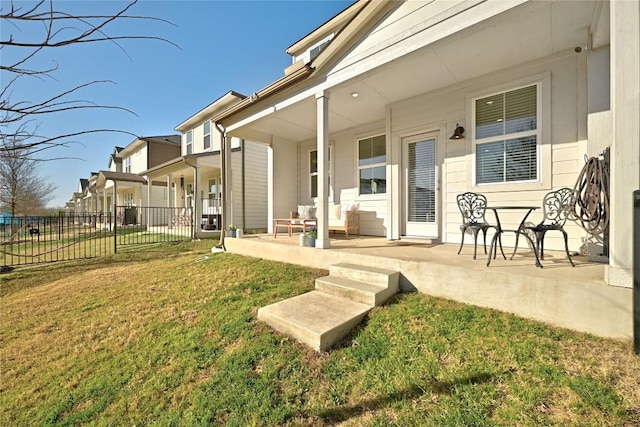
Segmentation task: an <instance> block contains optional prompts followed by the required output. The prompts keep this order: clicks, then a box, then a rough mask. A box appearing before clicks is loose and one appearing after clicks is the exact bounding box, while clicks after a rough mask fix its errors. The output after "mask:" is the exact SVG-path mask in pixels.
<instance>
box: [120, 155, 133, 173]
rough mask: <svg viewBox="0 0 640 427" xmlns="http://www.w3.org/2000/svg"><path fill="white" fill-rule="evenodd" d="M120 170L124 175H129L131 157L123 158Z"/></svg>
mask: <svg viewBox="0 0 640 427" xmlns="http://www.w3.org/2000/svg"><path fill="white" fill-rule="evenodd" d="M122 169H123V172H124V173H131V157H125V158H124V159H123V160H122Z"/></svg>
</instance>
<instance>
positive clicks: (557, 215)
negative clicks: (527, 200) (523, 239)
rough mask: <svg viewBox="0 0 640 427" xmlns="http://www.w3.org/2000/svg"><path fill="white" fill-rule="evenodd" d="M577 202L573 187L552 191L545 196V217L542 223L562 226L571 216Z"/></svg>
mask: <svg viewBox="0 0 640 427" xmlns="http://www.w3.org/2000/svg"><path fill="white" fill-rule="evenodd" d="M574 203H575V191H574V190H572V189H571V188H566V187H565V188H561V189H559V190H556V191H551V192H549V193H547V194H546V195H545V196H544V199H543V201H542V208H543V209H544V218H543V220H542V222H541V223H540V225H544V226H546V227H554V228H558V229H559V228H562V227H564V224H565V222H567V219H568V218H569V215H570V213H571V211H572V210H573V205H574Z"/></svg>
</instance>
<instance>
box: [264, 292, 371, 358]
mask: <svg viewBox="0 0 640 427" xmlns="http://www.w3.org/2000/svg"><path fill="white" fill-rule="evenodd" d="M371 309H372V307H371V306H370V305H367V304H363V303H360V302H356V301H351V300H348V299H346V298H341V297H338V296H335V295H330V294H328V293H325V292H321V291H311V292H307V293H306V294H302V295H298V296H296V297H293V298H289V299H287V300H284V301H280V302H277V303H275V304H271V305H268V306H266V307H262V308H260V309H259V310H258V320H260V321H263V322H265V323H267V324H268V325H270V326H271V327H272V328H274V329H275V330H277V331H279V332H283V333H286V334H288V335H290V336H292V337H294V338H295V339H297V340H298V341H300V342H302V343H304V344H306V345H308V346H310V347H312V348H313V349H315V350H316V351H325V350H327V349H329V348H330V347H331V346H333V345H334V344H335V343H337V342H338V341H339V340H340V339H341V338H342V337H344V336H345V335H346V334H347V333H349V331H351V330H352V329H353V328H354V327H356V326H357V325H358V323H360V322H361V321H362V319H363V318H364V317H365V316H366V315H367V313H369V311H370V310H371Z"/></svg>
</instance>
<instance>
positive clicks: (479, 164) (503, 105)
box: [474, 84, 540, 184]
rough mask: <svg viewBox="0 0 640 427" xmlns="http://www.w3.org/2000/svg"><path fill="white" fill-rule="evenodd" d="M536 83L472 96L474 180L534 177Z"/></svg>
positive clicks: (535, 165) (525, 179)
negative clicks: (473, 111)
mask: <svg viewBox="0 0 640 427" xmlns="http://www.w3.org/2000/svg"><path fill="white" fill-rule="evenodd" d="M538 92H539V84H535V85H531V86H527V87H523V88H519V89H515V90H512V91H508V92H503V93H499V94H496V95H491V96H487V97H484V98H479V99H476V100H475V117H474V120H475V123H474V124H475V131H474V140H475V144H476V183H477V184H488V183H499V182H522V181H535V180H537V179H538V142H539V141H540V124H539V123H538V122H539V117H538V114H539V108H538V104H539V96H538Z"/></svg>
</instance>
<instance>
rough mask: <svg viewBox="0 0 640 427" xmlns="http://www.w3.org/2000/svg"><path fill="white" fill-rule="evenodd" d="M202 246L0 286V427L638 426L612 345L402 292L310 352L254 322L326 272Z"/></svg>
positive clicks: (639, 406)
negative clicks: (87, 426) (332, 345)
mask: <svg viewBox="0 0 640 427" xmlns="http://www.w3.org/2000/svg"><path fill="white" fill-rule="evenodd" d="M209 247H210V243H206V242H205V243H202V242H194V243H191V244H184V245H181V246H162V245H159V246H157V247H153V248H147V249H145V251H144V252H141V253H137V252H136V253H129V254H119V255H116V256H113V257H109V258H105V259H102V260H92V261H84V262H80V263H69V264H64V265H57V266H42V267H38V268H35V269H25V270H19V271H14V272H13V273H11V274H9V275H3V276H1V277H0V279H1V280H2V281H3V282H2V295H3V296H2V299H1V300H0V310H1V313H2V325H1V335H0V336H1V338H0V340H1V341H0V361H1V364H2V380H1V381H0V394H1V397H2V405H0V424H1V425H59V424H62V425H71V424H84V423H91V424H99V425H107V424H120V425H212V424H213V425H216V424H228V425H344V426H361V425H385V426H386V425H437V426H440V425H540V424H543V425H612V426H613V425H616V426H617V425H628V426H633V425H640V357H638V356H636V355H634V354H633V352H632V349H631V344H630V343H629V342H619V341H613V340H605V339H599V338H595V337H592V336H589V335H586V334H578V333H573V332H571V331H566V330H561V329H558V328H551V327H547V326H545V325H542V324H540V323H536V322H530V321H527V320H524V319H521V318H518V317H516V316H512V315H509V314H505V313H499V312H496V311H492V310H485V309H478V308H474V307H470V306H467V305H462V304H458V303H454V302H451V301H446V300H441V299H436V298H431V297H428V296H425V295H420V294H403V295H400V296H397V297H396V298H395V299H394V300H393V301H392V302H391V303H389V304H387V305H386V306H384V307H379V308H376V309H374V310H373V311H372V313H371V314H370V315H369V317H368V319H367V321H366V322H365V323H364V324H363V325H361V326H360V327H359V328H357V329H356V330H355V331H354V332H353V333H352V334H351V335H350V336H349V337H348V339H347V340H345V342H344V343H343V344H342V345H340V346H338V347H337V348H336V349H334V350H333V351H331V352H330V353H322V354H317V353H315V352H314V351H312V350H310V349H308V348H307V347H305V346H303V345H300V344H298V343H297V342H295V341H293V340H291V339H290V338H288V337H287V336H285V335H282V334H277V333H275V332H273V331H272V330H271V329H270V328H268V327H267V326H266V325H264V324H261V323H258V322H256V312H257V309H258V307H261V306H264V305H266V304H268V303H270V302H273V301H277V300H281V299H283V298H287V297H289V296H292V295H296V294H299V293H302V292H305V291H307V290H309V289H311V288H312V287H313V281H314V278H315V277H317V276H319V275H322V274H324V273H325V272H323V271H320V270H309V269H304V268H300V267H294V266H290V265H285V264H279V263H275V262H267V261H262V260H258V259H253V258H247V257H239V256H233V255H229V254H219V255H212V254H211V253H209ZM205 256H208V258H207V259H205Z"/></svg>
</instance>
